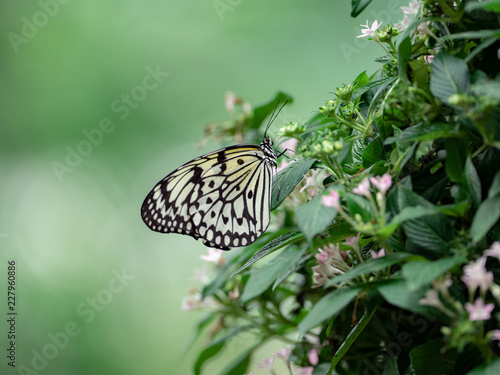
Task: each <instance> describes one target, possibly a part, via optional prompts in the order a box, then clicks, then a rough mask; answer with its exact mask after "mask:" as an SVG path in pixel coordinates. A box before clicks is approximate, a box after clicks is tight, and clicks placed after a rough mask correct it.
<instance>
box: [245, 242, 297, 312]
mask: <svg viewBox="0 0 500 375" xmlns="http://www.w3.org/2000/svg"><path fill="white" fill-rule="evenodd" d="M305 251H306V248H297V247H294V246H289V247H287V248H286V249H284V250H283V251H282V252H281V253H280V254H279V255H278V256H277V257H276V258H274V259H272V260H270V261H269V262H268V263H266V264H264V265H263V266H262V267H259V268H257V269H252V270H251V271H250V277H249V279H248V281H247V283H246V284H245V289H244V290H243V293H242V295H241V298H240V299H241V302H242V303H245V302H247V301H250V300H251V299H253V298H255V297H257V296H258V295H260V294H262V293H263V292H264V291H265V290H266V289H267V288H269V287H270V286H271V285H272V284H273V283H274V282H275V281H276V279H277V278H278V277H279V276H280V275H281V274H283V273H285V272H286V271H287V270H288V269H289V268H291V267H293V266H294V264H295V263H297V262H298V261H299V260H300V258H301V257H302V255H304V253H305Z"/></svg>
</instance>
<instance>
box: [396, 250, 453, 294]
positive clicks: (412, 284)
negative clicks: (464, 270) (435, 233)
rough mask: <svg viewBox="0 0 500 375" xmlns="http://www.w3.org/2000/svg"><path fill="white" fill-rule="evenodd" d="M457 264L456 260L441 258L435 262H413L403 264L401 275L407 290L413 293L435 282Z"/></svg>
mask: <svg viewBox="0 0 500 375" xmlns="http://www.w3.org/2000/svg"><path fill="white" fill-rule="evenodd" d="M459 263H460V261H459V260H458V258H442V259H439V260H435V261H428V260H414V261H411V262H408V263H405V264H403V267H402V274H403V277H404V279H405V280H406V283H407V285H408V289H409V290H410V291H412V292H413V291H415V290H418V289H420V288H421V287H422V286H424V285H427V284H429V283H430V282H431V281H434V280H436V279H437V278H438V277H440V276H441V275H442V274H444V273H445V272H448V271H449V270H450V269H451V268H453V267H454V266H455V265H457V264H459Z"/></svg>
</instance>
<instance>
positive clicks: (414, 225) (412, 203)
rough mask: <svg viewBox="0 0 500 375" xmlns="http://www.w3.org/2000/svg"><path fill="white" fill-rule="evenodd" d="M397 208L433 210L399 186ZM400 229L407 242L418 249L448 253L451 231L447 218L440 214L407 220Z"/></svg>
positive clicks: (424, 201) (426, 203)
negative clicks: (409, 241) (403, 232)
mask: <svg viewBox="0 0 500 375" xmlns="http://www.w3.org/2000/svg"><path fill="white" fill-rule="evenodd" d="M397 193H398V206H399V207H400V209H401V210H402V209H404V208H405V207H417V206H422V207H426V208H431V209H432V208H434V207H435V206H434V205H433V204H431V203H430V202H429V201H427V200H425V199H424V198H422V197H421V196H420V195H418V194H416V193H414V192H413V191H411V190H409V189H408V188H405V187H404V186H399V187H398V189H397ZM402 227H403V229H404V231H405V234H406V236H407V238H408V239H409V240H411V241H412V243H414V244H415V245H418V247H419V248H423V249H427V250H430V251H432V252H442V253H444V252H448V251H449V247H448V242H449V241H450V240H451V239H452V233H453V232H452V229H451V224H450V222H449V220H448V218H447V217H446V216H445V215H442V214H435V215H432V216H425V217H422V218H419V219H414V220H407V221H405V222H404V223H402Z"/></svg>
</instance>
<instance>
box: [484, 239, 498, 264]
mask: <svg viewBox="0 0 500 375" xmlns="http://www.w3.org/2000/svg"><path fill="white" fill-rule="evenodd" d="M484 255H486V256H489V257H494V258H497V259H498V260H500V242H498V241H495V242H493V244H492V245H491V247H490V248H489V249H487V250H485V251H484Z"/></svg>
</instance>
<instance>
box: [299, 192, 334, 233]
mask: <svg viewBox="0 0 500 375" xmlns="http://www.w3.org/2000/svg"><path fill="white" fill-rule="evenodd" d="M321 198H322V195H321V194H319V195H317V196H316V197H315V198H314V199H312V200H310V201H309V202H307V203H306V204H303V205H301V206H299V207H297V209H296V211H295V219H296V221H297V225H298V227H299V228H300V231H301V232H302V233H303V234H304V237H305V238H306V240H307V241H309V242H311V241H312V239H313V237H314V236H315V235H317V234H318V233H322V232H324V231H325V230H327V229H328V227H329V226H330V225H331V224H332V221H333V219H334V218H335V216H337V210H336V209H334V208H333V207H326V206H324V205H323V203H322V200H321Z"/></svg>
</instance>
